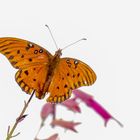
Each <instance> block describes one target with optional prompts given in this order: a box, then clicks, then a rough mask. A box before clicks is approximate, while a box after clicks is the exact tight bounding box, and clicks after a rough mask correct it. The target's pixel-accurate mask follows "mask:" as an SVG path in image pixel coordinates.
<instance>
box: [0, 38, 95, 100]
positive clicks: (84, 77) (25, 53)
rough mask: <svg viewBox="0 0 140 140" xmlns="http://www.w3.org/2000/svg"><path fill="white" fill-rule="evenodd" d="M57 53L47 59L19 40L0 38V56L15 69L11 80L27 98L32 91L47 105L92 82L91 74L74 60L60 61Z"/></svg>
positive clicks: (41, 51)
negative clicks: (45, 98)
mask: <svg viewBox="0 0 140 140" xmlns="http://www.w3.org/2000/svg"><path fill="white" fill-rule="evenodd" d="M61 51H62V50H61V49H58V50H57V51H56V52H55V55H54V56H53V55H51V54H50V53H49V52H48V51H47V50H45V49H44V48H42V47H41V46H39V45H37V44H35V43H32V42H30V41H26V40H23V39H19V38H11V37H5V38H0V53H2V54H3V55H5V56H6V57H7V58H8V60H9V61H10V63H11V64H12V66H13V67H14V68H16V69H19V70H18V71H17V73H16V75H15V79H16V81H17V83H18V84H19V86H20V87H21V88H22V90H23V91H25V92H26V93H28V94H31V93H32V91H34V90H35V94H36V97H37V98H39V99H42V98H44V96H45V95H46V93H47V92H49V93H50V96H49V97H48V99H47V101H48V102H62V101H65V100H66V99H68V98H69V97H70V96H71V93H72V90H73V89H76V88H78V87H81V86H89V85H92V84H93V83H94V82H95V80H96V74H95V73H94V71H93V70H92V69H91V68H90V67H89V66H88V65H87V64H85V63H84V62H82V61H80V60H77V59H75V58H69V57H66V58H60V56H61Z"/></svg>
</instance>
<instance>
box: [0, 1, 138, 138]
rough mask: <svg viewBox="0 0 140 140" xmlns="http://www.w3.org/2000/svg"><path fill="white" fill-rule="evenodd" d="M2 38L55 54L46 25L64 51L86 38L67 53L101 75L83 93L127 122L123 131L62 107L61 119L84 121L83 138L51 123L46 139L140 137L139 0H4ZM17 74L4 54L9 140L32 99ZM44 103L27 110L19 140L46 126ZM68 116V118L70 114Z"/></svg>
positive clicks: (1, 82) (0, 90)
mask: <svg viewBox="0 0 140 140" xmlns="http://www.w3.org/2000/svg"><path fill="white" fill-rule="evenodd" d="M0 2H1V3H0V37H7V36H10V37H18V38H22V39H26V40H29V41H32V42H35V43H37V44H39V45H41V46H42V47H44V48H46V49H47V50H48V51H49V52H51V53H52V54H54V53H55V51H56V48H55V45H54V42H53V41H52V38H51V36H50V34H49V31H48V29H47V28H46V27H45V24H47V25H49V26H50V28H51V30H52V33H53V35H54V37H55V40H56V42H57V44H58V46H59V47H60V48H63V47H64V46H66V45H68V44H70V43H72V42H74V41H76V40H78V39H80V38H83V37H84V38H87V41H82V42H79V43H78V44H75V45H74V46H71V47H70V48H68V49H66V50H64V51H63V56H62V57H65V56H69V57H74V58H77V59H80V60H82V61H84V62H85V63H87V64H88V65H90V66H91V67H92V68H93V70H94V71H95V72H96V74H97V81H96V82H95V84H94V85H93V86H90V87H82V88H81V89H82V90H84V91H86V92H87V93H89V94H91V95H93V96H94V98H95V99H96V100H97V101H98V102H100V103H101V104H102V105H103V106H104V107H105V108H106V109H107V110H108V111H109V112H110V113H111V114H112V115H113V116H114V117H116V118H117V119H118V120H119V121H120V122H122V123H123V125H124V128H121V127H120V126H119V125H118V124H117V123H116V122H114V121H110V122H109V123H108V126H107V128H105V127H104V125H103V120H102V119H101V118H100V117H99V116H98V115H97V114H96V113H94V112H93V111H91V109H89V108H87V107H86V106H85V105H84V104H81V107H82V114H73V113H71V112H70V111H68V110H66V109H65V108H63V107H58V109H57V116H58V118H63V119H65V120H70V121H72V120H74V121H78V122H82V124H81V125H79V126H77V127H76V128H77V130H78V133H73V132H70V131H65V130H64V129H62V128H59V127H56V128H55V129H51V128H50V126H49V123H50V120H49V119H48V120H47V122H46V126H45V127H44V129H42V131H41V133H40V134H39V137H40V138H46V137H49V136H50V135H51V134H53V133H59V136H60V139H61V140H76V139H80V140H85V139H87V138H88V139H89V138H90V139H94V140H103V139H107V140H112V139H113V140H118V139H127V140H132V139H138V138H140V135H139V131H138V130H139V129H140V119H139V118H140V111H139V107H138V106H140V102H139V99H140V96H139V95H140V94H139V91H140V89H139V87H140V86H139V79H140V74H139V71H140V67H139V60H140V55H139V54H140V49H139V48H140V18H139V17H140V8H139V7H140V2H139V1H138V0H133V1H131V0H127V1H126V0H118V1H111V0H106V1H104V0H98V1H95V0H77V1H74V0H71V1H65V0H59V1H55V0H42V1H39V0H36V1H35V0H30V1H29V0H24V1H19V0H12V1H8V0H1V1H0ZM16 71H17V70H15V69H14V68H13V67H12V66H11V65H10V63H9V62H8V60H7V59H6V58H5V57H4V56H3V55H1V54H0V112H1V113H0V124H1V125H0V139H4V138H5V137H6V131H7V127H8V125H12V124H13V123H14V121H15V119H16V117H17V116H18V114H19V112H20V110H21V108H22V107H23V105H24V100H27V99H28V98H29V95H27V94H25V93H24V92H22V91H21V89H20V87H19V86H18V85H17V83H16V82H15V78H14V75H15V73H16ZM44 104H45V99H44V100H38V99H37V98H34V99H33V100H32V102H31V104H30V106H29V108H28V110H27V111H26V114H29V115H28V117H26V119H25V120H24V121H23V122H21V123H20V125H19V126H18V128H17V129H16V132H21V134H20V135H19V136H18V137H15V138H13V139H14V140H25V139H28V140H33V138H34V137H35V135H36V133H37V130H38V128H39V125H40V122H41V120H40V110H41V108H42V106H43V105H44ZM64 112H65V113H64Z"/></svg>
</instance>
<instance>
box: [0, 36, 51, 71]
mask: <svg viewBox="0 0 140 140" xmlns="http://www.w3.org/2000/svg"><path fill="white" fill-rule="evenodd" d="M0 53H2V54H4V55H5V56H6V57H7V58H8V60H9V61H10V63H11V64H12V66H13V67H15V68H18V69H19V68H25V67H28V66H31V65H34V64H36V65H37V64H40V63H48V62H49V61H50V59H51V58H52V55H51V54H50V53H49V52H48V51H47V50H45V49H44V48H42V47H40V46H39V45H37V44H35V43H32V42H30V41H26V40H23V39H19V38H11V37H5V38H0Z"/></svg>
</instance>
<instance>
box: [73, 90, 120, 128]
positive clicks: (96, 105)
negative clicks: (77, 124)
mask: <svg viewBox="0 0 140 140" xmlns="http://www.w3.org/2000/svg"><path fill="white" fill-rule="evenodd" d="M73 93H74V94H75V96H76V98H79V99H81V100H82V101H84V102H85V104H86V105H87V106H88V107H90V108H92V109H94V111H95V112H96V113H97V114H99V115H100V116H101V117H102V118H103V119H104V125H105V126H107V122H108V121H109V120H110V119H113V120H115V121H116V122H117V123H118V124H119V125H120V126H121V127H122V126H123V125H122V124H121V123H120V122H119V121H118V120H117V119H115V118H114V117H113V116H112V115H111V114H110V113H109V112H108V111H107V110H106V109H104V108H103V107H102V106H101V105H100V104H99V103H98V102H97V101H95V100H94V99H93V97H92V96H91V95H89V94H87V93H85V92H83V91H81V90H73Z"/></svg>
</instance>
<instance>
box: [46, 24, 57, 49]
mask: <svg viewBox="0 0 140 140" xmlns="http://www.w3.org/2000/svg"><path fill="white" fill-rule="evenodd" d="M45 26H46V27H47V28H48V30H49V32H50V35H51V37H52V39H53V42H54V44H55V47H56V48H57V50H58V46H57V43H56V41H55V39H54V37H53V35H52V32H51V29H50V27H49V26H48V25H45Z"/></svg>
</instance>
